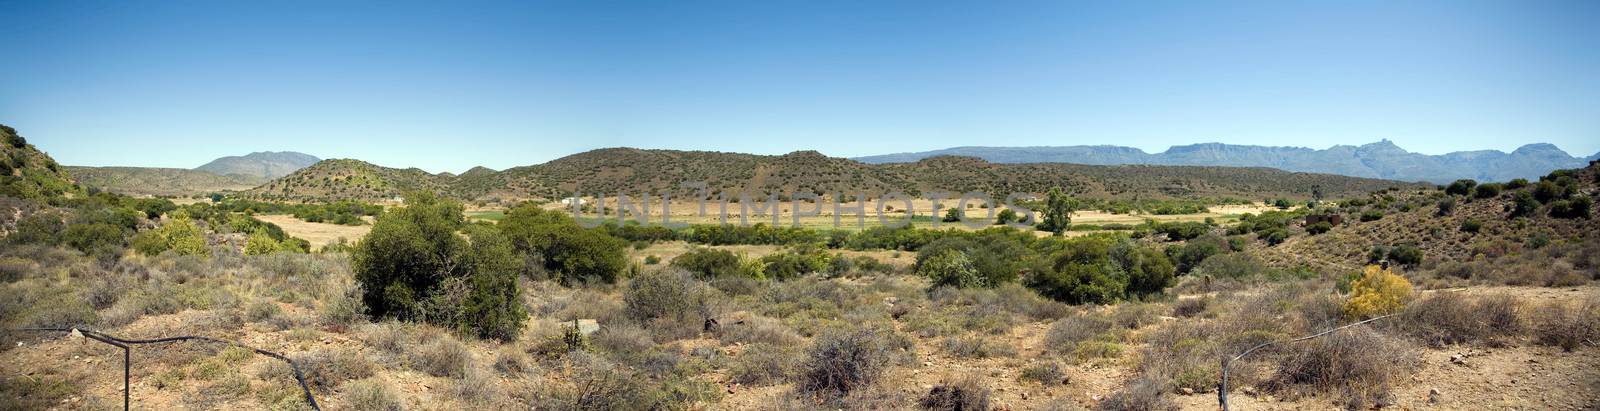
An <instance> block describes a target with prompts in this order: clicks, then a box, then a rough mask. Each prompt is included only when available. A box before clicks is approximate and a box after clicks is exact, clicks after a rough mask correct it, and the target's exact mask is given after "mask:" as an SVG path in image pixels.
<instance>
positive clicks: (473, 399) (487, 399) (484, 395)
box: [450, 367, 505, 409]
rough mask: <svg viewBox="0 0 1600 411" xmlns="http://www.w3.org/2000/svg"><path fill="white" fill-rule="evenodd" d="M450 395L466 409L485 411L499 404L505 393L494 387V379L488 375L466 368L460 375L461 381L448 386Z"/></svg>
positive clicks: (496, 386) (497, 386)
mask: <svg viewBox="0 0 1600 411" xmlns="http://www.w3.org/2000/svg"><path fill="white" fill-rule="evenodd" d="M450 395H451V396H452V397H455V399H456V400H457V401H460V402H461V403H462V404H466V405H467V406H468V407H467V408H470V409H486V408H493V407H492V406H493V405H494V404H498V403H500V402H501V399H502V397H504V396H505V393H503V392H501V391H500V386H499V385H495V381H494V379H493V378H491V377H490V376H489V375H488V373H485V372H483V371H481V370H479V369H477V368H472V367H468V368H467V369H466V370H465V372H463V373H462V375H461V379H459V380H456V381H455V383H454V384H452V385H451V386H450Z"/></svg>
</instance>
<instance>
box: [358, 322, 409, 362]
mask: <svg viewBox="0 0 1600 411" xmlns="http://www.w3.org/2000/svg"><path fill="white" fill-rule="evenodd" d="M411 327H412V326H410V325H407V324H403V323H399V322H394V321H386V322H381V323H370V324H362V325H361V326H360V327H358V328H357V329H356V330H357V334H358V335H359V336H360V338H361V341H362V342H365V343H367V346H370V347H373V348H377V349H379V350H382V351H384V352H386V353H390V354H400V353H402V352H403V351H404V350H405V349H406V347H407V346H409V345H411V344H413V343H415V339H413V338H411V335H410V332H411V330H410V329H409V328H411Z"/></svg>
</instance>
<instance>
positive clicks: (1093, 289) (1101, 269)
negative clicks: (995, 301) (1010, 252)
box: [1024, 237, 1128, 304]
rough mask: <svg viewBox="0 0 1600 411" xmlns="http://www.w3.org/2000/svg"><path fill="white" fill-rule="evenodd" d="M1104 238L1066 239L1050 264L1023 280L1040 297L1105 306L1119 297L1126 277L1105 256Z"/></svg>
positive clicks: (1107, 240)
mask: <svg viewBox="0 0 1600 411" xmlns="http://www.w3.org/2000/svg"><path fill="white" fill-rule="evenodd" d="M1111 241H1112V240H1110V239H1107V238H1097V237H1080V238H1075V239H1071V240H1067V241H1066V242H1065V244H1064V248H1065V250H1063V251H1061V252H1060V253H1057V254H1056V255H1055V256H1054V257H1053V258H1052V260H1053V261H1052V262H1051V265H1050V266H1048V267H1042V269H1037V270H1036V271H1034V272H1033V273H1032V275H1030V276H1029V277H1028V279H1027V281H1025V283H1026V284H1024V285H1027V286H1028V288H1032V289H1033V290H1034V291H1037V292H1039V294H1040V295H1043V296H1045V297H1049V298H1051V299H1054V300H1056V301H1061V302H1064V303H1068V304H1084V303H1097V304H1103V303H1109V302H1112V301H1116V300H1117V299H1118V298H1121V297H1122V296H1123V294H1124V293H1125V292H1126V290H1127V288H1128V277H1127V275H1126V274H1125V273H1123V272H1122V270H1121V269H1120V268H1119V267H1118V266H1117V264H1116V262H1114V261H1112V260H1111V258H1110V257H1109V255H1108V254H1109V251H1110V247H1111Z"/></svg>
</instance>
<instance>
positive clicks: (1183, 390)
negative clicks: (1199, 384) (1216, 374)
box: [1178, 387, 1194, 395]
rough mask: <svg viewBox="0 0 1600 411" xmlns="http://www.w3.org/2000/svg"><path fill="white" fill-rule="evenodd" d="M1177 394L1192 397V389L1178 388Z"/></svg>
mask: <svg viewBox="0 0 1600 411" xmlns="http://www.w3.org/2000/svg"><path fill="white" fill-rule="evenodd" d="M1178 392H1180V393H1183V395H1194V389H1193V388H1189V387H1183V388H1179V389H1178Z"/></svg>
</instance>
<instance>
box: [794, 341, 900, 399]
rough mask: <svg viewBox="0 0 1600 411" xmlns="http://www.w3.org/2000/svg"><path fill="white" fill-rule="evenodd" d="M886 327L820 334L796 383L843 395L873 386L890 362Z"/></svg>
mask: <svg viewBox="0 0 1600 411" xmlns="http://www.w3.org/2000/svg"><path fill="white" fill-rule="evenodd" d="M884 333H885V331H881V330H878V329H873V328H859V329H854V330H839V331H833V332H830V333H827V334H823V335H822V336H820V337H818V338H817V340H816V342H815V343H813V344H812V346H811V349H810V351H808V352H807V354H806V359H807V361H806V365H805V369H804V370H803V371H802V372H801V373H800V381H799V382H798V383H796V384H795V387H796V388H797V389H798V390H799V391H800V392H804V393H810V394H813V395H818V396H822V397H832V398H840V397H843V396H845V395H848V394H849V393H850V392H852V391H856V390H860V389H863V388H866V387H868V386H871V385H872V384H874V383H876V382H877V381H878V377H880V376H882V375H883V372H884V370H885V369H887V368H888V365H889V360H890V356H889V344H888V343H887V341H886V336H885V335H884Z"/></svg>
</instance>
